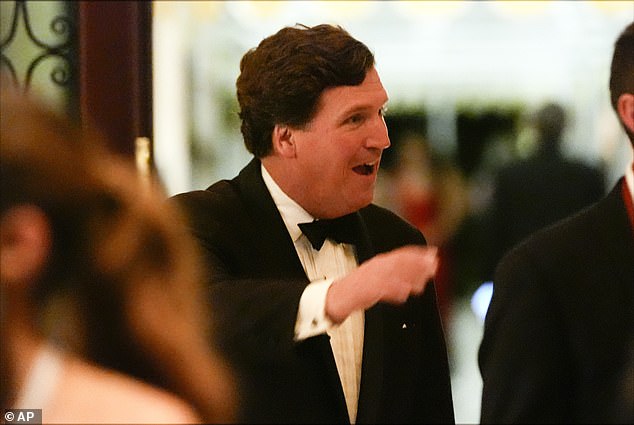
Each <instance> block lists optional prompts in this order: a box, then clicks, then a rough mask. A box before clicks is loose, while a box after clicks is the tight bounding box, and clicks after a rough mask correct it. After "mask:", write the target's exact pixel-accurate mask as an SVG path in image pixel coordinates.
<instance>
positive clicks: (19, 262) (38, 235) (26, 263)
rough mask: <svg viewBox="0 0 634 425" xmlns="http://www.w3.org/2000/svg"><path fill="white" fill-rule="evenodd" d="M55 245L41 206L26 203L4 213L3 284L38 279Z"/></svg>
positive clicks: (0, 232) (0, 230)
mask: <svg viewBox="0 0 634 425" xmlns="http://www.w3.org/2000/svg"><path fill="white" fill-rule="evenodd" d="M51 246H52V235H51V228H50V225H49V220H48V218H47V217H46V215H45V214H44V212H43V211H42V210H41V209H40V208H38V207H35V206H32V205H24V206H18V207H14V208H11V209H9V210H8V211H6V212H5V213H3V214H2V218H1V221H0V281H1V282H2V285H3V287H5V288H7V287H16V286H18V285H28V284H30V282H32V281H34V279H36V278H37V277H38V276H39V274H40V273H41V271H42V269H43V268H44V266H45V264H46V261H47V258H48V256H49V253H50V250H51ZM5 285H6V286H5Z"/></svg>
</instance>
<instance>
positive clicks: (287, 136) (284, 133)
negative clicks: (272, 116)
mask: <svg viewBox="0 0 634 425" xmlns="http://www.w3.org/2000/svg"><path fill="white" fill-rule="evenodd" d="M272 141H273V151H274V152H275V153H277V154H278V155H281V156H283V157H286V158H292V157H294V156H295V148H296V146H295V138H294V137H293V129H292V128H290V127H288V126H286V125H281V124H275V127H273V137H272Z"/></svg>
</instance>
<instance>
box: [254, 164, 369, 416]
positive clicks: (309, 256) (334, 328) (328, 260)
mask: <svg viewBox="0 0 634 425" xmlns="http://www.w3.org/2000/svg"><path fill="white" fill-rule="evenodd" d="M262 177H263V178H264V183H265V184H266V187H267V188H268V190H269V192H270V193H271V196H272V197H273V201H274V202H275V205H276V206H277V208H278V210H279V211H280V214H281V216H282V219H283V220H284V224H285V225H286V229H287V230H288V233H289V234H290V236H291V238H292V240H293V243H294V244H295V250H296V251H297V255H298V256H299V259H300V261H301V263H302V266H303V267H304V271H305V272H306V276H307V277H308V279H309V280H310V283H309V284H308V286H306V289H305V290H304V293H303V294H302V297H301V299H300V302H299V309H298V313H297V321H296V323H295V340H296V341H301V340H304V339H306V338H309V337H311V336H315V335H319V334H322V333H327V334H328V335H329V336H330V345H331V347H332V351H333V354H334V357H335V362H336V364H337V371H338V372H339V378H340V379H341V384H342V387H343V392H344V395H345V398H346V405H347V407H348V415H349V417H350V422H351V423H354V422H355V419H356V415H357V404H358V401H359V383H360V380H361V360H362V354H363V326H364V312H363V310H359V311H356V312H354V313H352V314H351V315H350V316H348V318H347V319H346V320H344V321H343V322H342V323H341V324H339V325H335V324H333V322H332V321H330V320H329V318H328V317H327V316H326V312H325V306H326V294H327V292H328V288H330V285H331V284H332V282H333V281H334V280H335V279H337V278H339V277H341V276H344V275H346V274H347V273H349V272H350V271H351V270H353V269H354V268H356V267H357V262H356V258H355V255H354V247H353V246H352V245H349V244H340V243H337V242H334V241H332V240H330V239H326V241H325V242H324V245H323V246H322V247H321V249H320V250H319V251H317V250H315V249H314V248H313V247H312V245H311V244H310V241H309V240H308V238H307V237H306V236H305V235H304V234H303V233H302V231H301V230H300V228H299V226H298V224H299V223H306V222H311V221H313V220H314V218H313V217H312V216H311V215H310V214H309V213H308V212H306V210H304V209H303V208H302V207H301V206H300V205H299V204H298V203H297V202H295V201H293V200H292V199H291V198H290V197H289V196H288V195H286V194H285V193H284V192H283V191H282V189H281V188H280V187H279V186H278V185H277V183H275V181H274V180H273V178H272V177H271V176H270V174H269V173H268V172H267V171H266V168H264V166H262Z"/></svg>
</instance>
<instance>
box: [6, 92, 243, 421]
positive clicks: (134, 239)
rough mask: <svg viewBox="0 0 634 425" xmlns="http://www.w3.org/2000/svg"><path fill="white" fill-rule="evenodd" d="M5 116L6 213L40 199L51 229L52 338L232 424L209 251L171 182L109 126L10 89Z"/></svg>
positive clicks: (38, 288) (48, 290)
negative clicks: (119, 147)
mask: <svg viewBox="0 0 634 425" xmlns="http://www.w3.org/2000/svg"><path fill="white" fill-rule="evenodd" d="M0 116H2V119H1V120H0V125H1V133H0V134H1V135H0V146H1V148H0V158H1V163H2V167H1V170H0V173H1V174H0V189H1V192H0V193H1V202H0V207H1V213H2V214H5V213H6V212H7V211H8V210H9V209H11V208H12V207H15V206H19V205H33V206H36V207H38V208H40V209H41V210H42V211H43V212H44V213H45V215H46V216H47V218H48V220H49V222H50V227H51V229H52V239H53V245H52V246H53V248H52V250H51V254H50V258H49V259H48V264H47V267H46V268H45V270H44V271H43V273H42V274H41V276H40V279H39V281H38V282H37V284H36V285H35V287H34V290H33V294H32V296H33V299H34V300H35V301H36V303H37V310H38V312H39V313H40V317H39V319H40V322H39V326H40V327H39V329H40V330H41V332H42V334H43V335H44V336H46V337H47V338H49V339H51V340H54V341H55V342H56V343H57V344H58V345H60V346H62V347H63V348H64V349H66V350H69V351H73V352H76V353H79V354H80V355H82V356H83V357H85V358H87V359H88V360H91V361H93V362H96V363H97V364H99V365H102V366H104V367H107V368H111V369H114V370H118V371H120V372H123V373H126V374H129V375H132V376H135V377H137V378H139V379H142V380H144V381H146V382H149V383H151V384H154V385H157V386H161V387H163V388H166V389H168V390H170V391H173V392H175V393H176V394H179V395H181V396H183V398H185V399H188V400H189V401H191V402H192V404H194V405H195V407H197V408H198V410H199V411H201V415H202V416H203V418H206V420H212V421H215V420H220V421H222V420H226V419H229V418H230V417H231V416H230V415H231V410H232V407H231V406H230V405H231V404H232V403H233V402H232V400H231V397H232V396H233V395H232V394H231V392H232V390H231V388H232V383H231V382H230V374H229V371H228V369H227V368H226V365H225V363H224V361H223V360H222V359H220V358H219V357H217V355H216V353H215V351H214V350H213V347H212V341H213V336H212V335H211V333H212V330H211V329H210V328H209V325H210V324H211V323H213V320H211V319H212V318H211V312H210V311H208V310H207V303H206V301H207V300H206V297H205V294H204V292H203V283H202V282H203V281H202V269H201V267H202V263H201V260H200V254H199V252H198V251H197V247H196V244H195V242H194V241H193V240H192V239H191V236H190V234H189V233H188V231H187V229H186V228H185V226H184V220H183V218H182V217H181V215H180V211H177V210H176V209H175V206H172V205H171V204H168V203H167V202H166V201H165V197H164V194H163V191H162V187H161V186H160V185H159V184H157V183H156V181H150V182H149V183H148V182H147V181H145V182H141V180H139V178H138V176H137V175H136V173H135V170H134V167H133V166H132V161H128V160H127V159H124V158H122V157H119V156H116V155H115V154H113V153H112V152H110V151H108V150H107V148H106V146H107V145H106V141H105V140H104V139H103V137H102V135H101V133H99V132H97V131H95V130H91V129H87V128H81V127H80V126H79V125H77V124H76V123H73V122H71V121H70V120H69V119H67V118H66V117H64V116H61V115H59V114H56V113H55V112H53V111H52V110H50V109H48V108H46V107H44V106H43V105H42V104H40V103H38V102H36V101H34V100H32V99H28V98H27V97H25V96H21V95H19V94H18V93H15V92H14V91H13V90H10V89H8V88H6V87H3V91H2V96H1V107H0ZM206 349H209V351H208V352H209V353H210V355H211V357H209V358H207V359H206V360H205V356H204V353H203V352H205V350H206ZM188 357H191V359H190V360H194V359H195V361H196V362H201V361H202V362H206V361H207V360H209V362H208V363H209V364H204V365H203V364H200V365H197V364H195V363H194V364H188V363H191V362H190V361H189V360H188ZM212 363H213V364H212ZM205 367H207V368H208V369H206V370H208V371H209V372H210V373H211V374H212V375H215V376H216V380H215V382H208V385H209V386H208V388H207V393H206V394H201V393H200V391H202V390H201V386H197V387H196V386H195V385H194V387H196V388H195V389H193V387H192V383H193V382H194V381H196V379H199V378H200V376H204V375H205V373H204V372H203V373H198V372H197V368H199V369H198V370H205ZM197 374H198V376H197ZM220 388H222V389H221V391H225V392H227V391H228V394H225V395H223V394H216V390H220Z"/></svg>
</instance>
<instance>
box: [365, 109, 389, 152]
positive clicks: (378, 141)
mask: <svg viewBox="0 0 634 425" xmlns="http://www.w3.org/2000/svg"><path fill="white" fill-rule="evenodd" d="M366 144H367V147H369V148H377V149H381V150H383V149H387V148H388V147H390V138H389V136H388V134H387V126H386V125H385V120H384V119H383V117H380V118H379V119H377V120H376V122H375V123H374V125H373V127H372V132H371V134H369V135H368V138H367V143H366Z"/></svg>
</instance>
